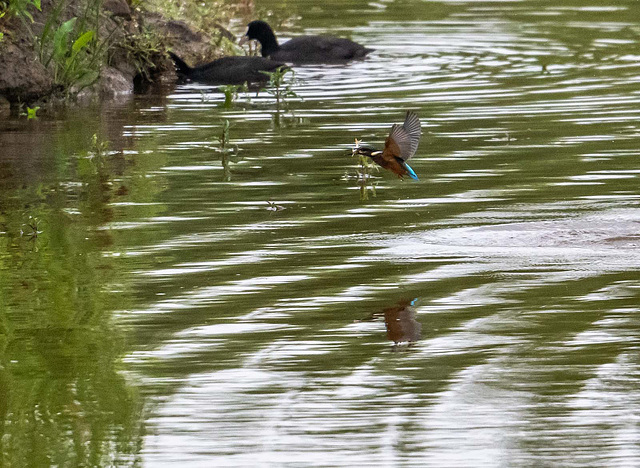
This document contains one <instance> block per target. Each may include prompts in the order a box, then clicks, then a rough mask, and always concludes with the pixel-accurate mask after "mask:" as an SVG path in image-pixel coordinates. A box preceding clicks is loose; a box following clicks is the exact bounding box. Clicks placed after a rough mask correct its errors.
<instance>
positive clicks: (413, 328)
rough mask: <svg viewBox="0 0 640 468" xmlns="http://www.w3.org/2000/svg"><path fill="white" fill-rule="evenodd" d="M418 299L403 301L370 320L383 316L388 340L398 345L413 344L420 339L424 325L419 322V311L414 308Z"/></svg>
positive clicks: (376, 314)
mask: <svg viewBox="0 0 640 468" xmlns="http://www.w3.org/2000/svg"><path fill="white" fill-rule="evenodd" d="M416 300H417V299H413V300H408V299H402V300H400V301H398V303H397V304H395V305H394V306H392V307H387V308H385V309H384V310H383V311H382V312H380V313H375V314H373V315H372V316H371V319H370V320H375V319H376V318H378V317H380V316H382V318H383V320H384V325H385V327H386V329H387V339H388V340H390V341H393V342H394V343H395V344H396V345H397V344H399V343H408V344H411V343H412V342H414V341H418V340H419V339H420V332H421V330H422V325H421V324H420V322H418V318H417V310H416V309H415V308H414V307H413V305H414V304H415V302H416Z"/></svg>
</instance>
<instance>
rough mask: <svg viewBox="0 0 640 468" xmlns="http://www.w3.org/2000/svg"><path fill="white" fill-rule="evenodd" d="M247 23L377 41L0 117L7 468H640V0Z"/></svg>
mask: <svg viewBox="0 0 640 468" xmlns="http://www.w3.org/2000/svg"><path fill="white" fill-rule="evenodd" d="M258 6H259V7H260V8H262V9H263V11H265V10H272V11H274V12H275V14H276V16H278V17H280V18H284V17H287V16H296V17H299V18H298V19H296V20H295V21H293V22H292V23H291V24H292V25H291V26H288V27H289V29H288V30H286V29H285V30H283V32H282V33H281V34H280V35H281V36H282V37H283V38H285V37H286V36H287V34H286V33H287V31H288V32H289V33H290V34H291V35H296V34H301V33H303V32H306V33H317V32H331V33H334V34H337V35H341V36H350V37H351V38H352V39H354V40H357V41H358V42H361V43H363V44H366V45H367V46H370V47H374V48H375V49H376V51H375V52H374V53H373V54H372V55H371V57H370V58H369V59H368V60H366V61H364V62H359V63H354V64H351V65H349V66H346V67H335V66H331V67H306V68H300V69H297V73H296V76H297V78H298V79H299V82H298V83H297V84H296V85H295V86H294V90H295V91H296V93H297V94H298V95H299V97H300V98H301V99H296V98H292V99H291V100H290V103H289V107H288V109H286V110H285V111H284V112H282V113H281V114H280V115H278V116H276V114H275V105H274V102H273V99H272V98H271V97H270V96H269V95H268V94H265V93H260V94H259V95H258V96H255V94H251V95H242V94H241V95H240V98H239V99H238V101H237V102H236V104H235V105H234V107H232V108H230V109H224V108H222V107H221V103H222V102H223V100H224V96H223V95H222V94H221V93H220V92H218V91H217V90H216V89H213V88H210V87H207V86H202V85H195V84H189V85H183V86H179V87H177V88H175V89H172V90H169V91H168V92H167V93H165V94H161V93H160V94H152V95H149V96H139V97H136V98H135V99H132V100H129V101H125V102H122V103H114V104H110V105H104V106H103V107H101V108H87V109H79V110H76V109H73V110H70V111H69V112H68V113H67V114H66V115H60V116H57V117H56V118H55V119H53V118H47V117H46V116H45V117H42V118H40V119H38V120H35V121H27V120H26V119H24V118H22V119H16V120H10V121H4V122H1V123H0V129H1V133H0V304H1V309H0V395H1V396H2V398H0V428H1V432H2V433H1V434H0V435H1V437H0V466H7V467H23V466H38V467H39V466H53V465H55V466H130V465H141V466H153V467H155V466H174V465H186V466H203V467H204V466H385V467H386V466H416V467H418V466H419V467H424V466H432V467H449V466H461V467H496V466H576V467H586V466H593V467H600V466H615V467H631V466H638V465H640V446H639V443H638V441H639V440H640V425H639V421H640V412H639V410H638V408H639V407H640V405H639V404H640V391H639V390H640V359H639V358H638V350H639V347H640V346H639V345H640V339H639V335H640V326H639V325H640V323H639V320H638V312H639V307H638V298H639V296H640V278H639V271H638V270H639V268H640V253H639V250H638V246H639V245H640V206H639V205H640V189H639V188H638V176H639V174H640V164H639V163H638V157H639V155H640V144H639V143H638V142H639V137H640V130H639V127H638V120H639V118H640V52H639V51H640V49H639V44H640V26H638V24H637V19H638V18H639V17H640V4H639V3H638V2H635V1H632V0H627V1H613V0H605V1H587V0H585V1H570V2H551V1H534V0H532V1H529V0H527V1H519V2H516V1H514V2H509V1H501V2H482V1H466V2H465V1H457V2H448V1H441V2H417V1H409V0H407V1H380V2H371V3H366V4H365V3H363V2H355V1H347V2H344V1H340V2H338V1H331V2H311V1H306V0H296V1H291V2H286V4H285V5H284V6H283V4H282V2H275V1H273V2H271V1H265V2H262V3H260V4H259V5H258ZM243 31H244V26H243V25H242V24H241V23H238V24H237V30H236V32H237V33H238V34H240V33H241V32H243ZM407 109H413V110H416V111H417V112H418V114H419V115H420V117H421V120H422V124H423V138H422V141H421V144H420V148H419V150H418V153H417V155H416V157H415V158H414V159H413V160H412V164H411V165H412V167H413V168H414V169H415V171H416V172H417V174H418V175H419V177H420V181H418V182H414V181H411V180H404V181H401V180H399V179H397V178H396V177H395V176H394V175H393V174H391V173H387V172H384V171H379V172H373V174H372V178H371V179H369V180H368V181H367V183H366V184H365V186H362V185H361V184H359V181H358V179H357V176H356V170H357V169H358V167H357V164H358V161H357V160H356V159H355V158H352V157H351V156H350V155H349V151H348V149H349V146H350V145H351V144H352V143H353V141H354V138H356V137H357V138H363V139H364V140H365V141H367V142H369V143H378V144H379V143H381V142H382V141H383V140H384V138H385V136H386V134H387V132H388V130H389V128H390V126H391V124H393V123H396V122H399V121H401V120H402V119H403V116H404V113H405V111H406V110H407ZM224 120H229V122H230V125H231V127H230V138H231V144H232V149H235V148H236V147H237V152H234V153H232V154H228V153H225V154H226V156H223V153H221V152H220V151H219V150H218V148H217V147H218V140H217V138H218V136H219V135H220V133H221V129H222V125H223V121H224ZM93 134H97V135H98V136H99V137H100V139H101V140H106V141H109V147H108V150H107V151H106V152H104V154H102V155H99V154H98V155H97V154H96V148H95V145H93V144H92V135H93ZM365 194H366V199H363V198H364V195H365ZM270 202H271V203H270ZM276 205H277V206H279V207H282V208H284V209H281V208H278V209H275V206H276ZM34 219H35V220H34ZM36 220H37V221H36ZM30 224H31V225H32V226H30ZM36 231H37V233H36ZM407 339H411V340H412V343H411V344H407V343H406V342H403V343H400V344H395V343H394V341H405V340H407Z"/></svg>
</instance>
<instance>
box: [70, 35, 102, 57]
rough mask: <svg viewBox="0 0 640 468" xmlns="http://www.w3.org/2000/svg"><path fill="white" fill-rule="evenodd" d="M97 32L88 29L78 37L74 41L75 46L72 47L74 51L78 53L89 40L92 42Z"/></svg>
mask: <svg viewBox="0 0 640 468" xmlns="http://www.w3.org/2000/svg"><path fill="white" fill-rule="evenodd" d="M95 33H96V32H95V31H87V32H86V33H84V34H83V35H81V36H80V37H79V38H78V39H76V41H75V42H74V43H73V46H72V47H71V51H72V53H74V54H77V53H78V52H80V51H81V50H82V49H83V48H84V47H85V46H86V45H87V44H88V43H89V42H91V39H93V37H94V36H95Z"/></svg>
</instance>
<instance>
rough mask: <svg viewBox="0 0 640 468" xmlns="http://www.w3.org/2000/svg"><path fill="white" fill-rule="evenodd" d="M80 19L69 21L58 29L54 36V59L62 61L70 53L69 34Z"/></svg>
mask: <svg viewBox="0 0 640 468" xmlns="http://www.w3.org/2000/svg"><path fill="white" fill-rule="evenodd" d="M77 19H78V18H71V19H70V20H69V21H65V22H64V23H62V24H61V25H60V27H59V28H58V29H56V32H55V34H54V35H53V59H54V60H55V61H60V60H61V59H63V58H64V56H65V55H67V52H68V51H69V34H71V31H73V27H74V26H75V24H76V20H77Z"/></svg>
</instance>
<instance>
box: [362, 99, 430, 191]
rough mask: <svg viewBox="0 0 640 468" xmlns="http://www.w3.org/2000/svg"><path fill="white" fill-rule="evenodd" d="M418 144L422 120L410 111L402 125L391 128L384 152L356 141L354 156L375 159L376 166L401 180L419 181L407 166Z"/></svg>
mask: <svg viewBox="0 0 640 468" xmlns="http://www.w3.org/2000/svg"><path fill="white" fill-rule="evenodd" d="M418 143H420V119H418V115H417V114H416V113H415V112H413V111H408V112H407V115H406V117H405V118H404V123H403V124H402V125H400V124H394V125H393V127H391V132H390V133H389V136H388V137H387V139H386V140H385V142H384V149H383V150H382V151H380V150H377V149H375V148H372V147H370V146H360V141H359V140H356V146H355V147H354V148H353V154H361V155H363V156H367V157H369V158H371V159H373V161H374V162H375V163H376V164H378V165H380V166H382V167H384V168H385V169H388V170H390V171H391V172H394V173H396V174H398V177H400V178H401V179H402V177H403V176H405V175H409V177H411V178H412V179H415V180H418V176H417V175H416V173H415V172H414V171H413V169H411V166H409V165H408V164H407V161H408V160H409V159H411V157H412V156H413V155H414V154H416V151H417V150H418Z"/></svg>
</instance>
